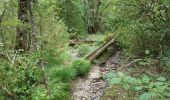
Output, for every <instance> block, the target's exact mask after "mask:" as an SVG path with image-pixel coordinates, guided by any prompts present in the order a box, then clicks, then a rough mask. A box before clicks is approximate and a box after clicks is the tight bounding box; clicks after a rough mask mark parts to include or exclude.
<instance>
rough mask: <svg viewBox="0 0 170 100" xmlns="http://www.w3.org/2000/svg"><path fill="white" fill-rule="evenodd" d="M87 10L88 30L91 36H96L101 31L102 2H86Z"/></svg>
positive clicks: (89, 0)
mask: <svg viewBox="0 0 170 100" xmlns="http://www.w3.org/2000/svg"><path fill="white" fill-rule="evenodd" d="M86 3H87V4H86V5H87V6H88V9H87V14H86V17H87V28H88V33H89V34H95V33H97V32H98V30H99V29H100V22H101V18H100V17H101V14H100V10H99V7H100V5H101V1H100V0H88V1H87V2H86Z"/></svg>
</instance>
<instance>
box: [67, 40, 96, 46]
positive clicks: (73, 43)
mask: <svg viewBox="0 0 170 100" xmlns="http://www.w3.org/2000/svg"><path fill="white" fill-rule="evenodd" d="M94 42H96V41H94V40H70V42H69V46H74V45H79V44H83V43H88V44H90V43H94Z"/></svg>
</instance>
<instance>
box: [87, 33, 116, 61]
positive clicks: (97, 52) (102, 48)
mask: <svg viewBox="0 0 170 100" xmlns="http://www.w3.org/2000/svg"><path fill="white" fill-rule="evenodd" d="M116 37H117V35H115V36H111V37H110V38H109V39H108V40H107V41H106V43H104V44H103V45H102V46H100V47H99V48H98V49H96V50H95V51H93V52H92V53H90V54H89V55H88V56H87V57H85V59H88V60H90V61H92V60H94V59H95V58H97V57H98V56H99V55H100V54H102V53H103V52H104V51H105V50H106V49H107V48H108V47H109V46H110V45H111V44H112V43H114V41H115V39H116Z"/></svg>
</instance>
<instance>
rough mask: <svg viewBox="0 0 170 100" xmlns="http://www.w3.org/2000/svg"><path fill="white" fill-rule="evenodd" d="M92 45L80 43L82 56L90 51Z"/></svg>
mask: <svg viewBox="0 0 170 100" xmlns="http://www.w3.org/2000/svg"><path fill="white" fill-rule="evenodd" d="M90 51H91V50H90V46H89V45H80V46H79V47H78V52H79V54H80V56H85V55H87V54H88V53H89V52H90Z"/></svg>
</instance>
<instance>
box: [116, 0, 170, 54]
mask: <svg viewBox="0 0 170 100" xmlns="http://www.w3.org/2000/svg"><path fill="white" fill-rule="evenodd" d="M114 3H115V7H116V12H115V14H116V15H117V17H116V18H115V20H118V21H119V22H118V23H122V24H118V25H119V27H120V28H118V29H117V32H119V33H120V35H119V39H118V40H119V41H120V42H121V43H122V44H123V46H125V47H126V48H127V50H128V52H130V53H132V54H136V55H143V54H144V53H145V50H149V51H150V52H151V54H154V55H158V54H159V53H160V51H163V52H164V51H166V50H167V49H169V44H170V41H169V40H170V39H169V37H170V36H169V34H168V33H169V31H170V27H169V22H170V21H169V19H170V16H169V11H170V10H169V9H170V6H169V1H168V0H158V1H152V0H142V1H136V0H131V1H127V0H117V1H116V2H114Z"/></svg>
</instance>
